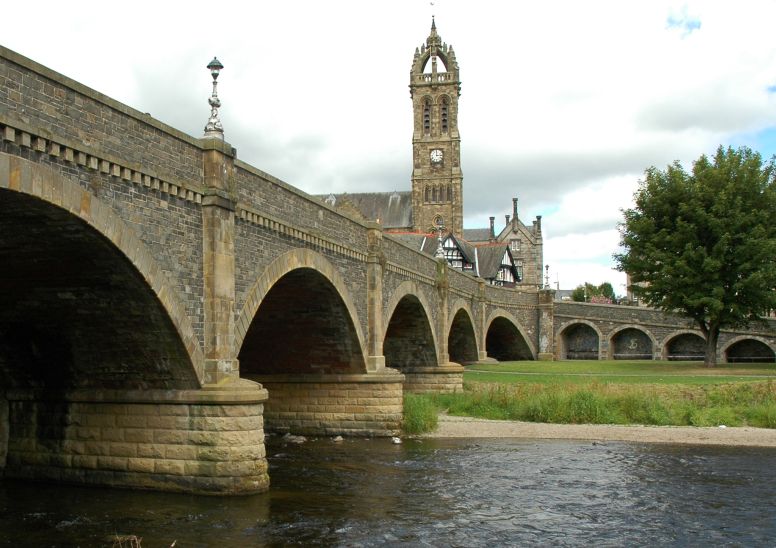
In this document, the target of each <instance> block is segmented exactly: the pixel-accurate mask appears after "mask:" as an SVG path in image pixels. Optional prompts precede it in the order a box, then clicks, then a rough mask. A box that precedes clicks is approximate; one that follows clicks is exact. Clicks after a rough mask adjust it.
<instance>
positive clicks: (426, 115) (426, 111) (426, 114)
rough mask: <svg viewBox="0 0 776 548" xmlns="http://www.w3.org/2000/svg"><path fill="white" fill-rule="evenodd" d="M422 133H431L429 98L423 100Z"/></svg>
mask: <svg viewBox="0 0 776 548" xmlns="http://www.w3.org/2000/svg"><path fill="white" fill-rule="evenodd" d="M423 133H425V134H426V135H429V134H430V133H431V99H426V100H424V101H423Z"/></svg>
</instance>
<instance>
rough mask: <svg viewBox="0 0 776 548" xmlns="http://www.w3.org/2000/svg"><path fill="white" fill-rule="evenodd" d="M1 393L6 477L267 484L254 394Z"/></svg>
mask: <svg viewBox="0 0 776 548" xmlns="http://www.w3.org/2000/svg"><path fill="white" fill-rule="evenodd" d="M8 399H9V400H10V402H9V413H8V429H9V435H8V444H7V452H8V455H7V459H6V467H5V471H4V475H5V476H6V477H12V478H23V479H33V480H53V481H61V482H66V483H85V484H94V485H105V486H114V487H132V488H138V489H161V490H166V491H182V492H195V493H203V494H207V493H213V494H239V493H250V492H258V491H264V490H266V489H267V487H268V484H269V480H268V475H267V462H266V458H265V453H264V430H263V426H264V425H263V420H262V410H263V406H262V404H261V403H258V402H253V403H244V404H234V403H230V404H210V403H196V404H195V403H161V404H160V403H131V402H129V401H125V402H121V403H107V402H95V401H69V402H64V401H47V400H45V399H40V398H37V397H36V396H35V395H33V394H30V393H14V394H9V396H8Z"/></svg>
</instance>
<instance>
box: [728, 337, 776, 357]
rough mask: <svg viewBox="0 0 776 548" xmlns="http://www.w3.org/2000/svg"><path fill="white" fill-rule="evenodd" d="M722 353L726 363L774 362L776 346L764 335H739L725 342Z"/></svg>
mask: <svg viewBox="0 0 776 548" xmlns="http://www.w3.org/2000/svg"><path fill="white" fill-rule="evenodd" d="M769 351H770V353H769ZM731 352H732V355H731ZM722 355H723V356H724V357H725V363H772V362H774V361H776V348H774V346H773V345H772V344H771V343H770V342H769V341H767V340H766V339H764V338H763V337H758V336H752V335H739V336H737V337H734V338H733V339H731V340H729V341H728V342H727V343H726V344H725V346H724V347H723V348H722Z"/></svg>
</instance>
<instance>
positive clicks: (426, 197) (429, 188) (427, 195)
mask: <svg viewBox="0 0 776 548" xmlns="http://www.w3.org/2000/svg"><path fill="white" fill-rule="evenodd" d="M425 201H426V202H427V203H428V202H430V201H431V187H430V186H428V185H426V196H425Z"/></svg>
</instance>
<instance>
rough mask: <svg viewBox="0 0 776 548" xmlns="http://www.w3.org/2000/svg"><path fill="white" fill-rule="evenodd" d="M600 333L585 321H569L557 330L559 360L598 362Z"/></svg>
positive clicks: (595, 327)
mask: <svg viewBox="0 0 776 548" xmlns="http://www.w3.org/2000/svg"><path fill="white" fill-rule="evenodd" d="M601 340H602V337H601V332H600V331H599V329H598V327H597V326H596V325H595V324H594V323H592V322H589V321H587V320H571V321H570V322H567V323H566V324H564V325H563V326H561V328H560V329H559V330H558V341H557V342H558V357H559V359H561V360H598V359H600V356H601Z"/></svg>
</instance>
